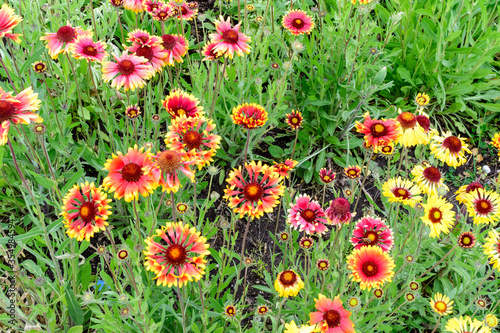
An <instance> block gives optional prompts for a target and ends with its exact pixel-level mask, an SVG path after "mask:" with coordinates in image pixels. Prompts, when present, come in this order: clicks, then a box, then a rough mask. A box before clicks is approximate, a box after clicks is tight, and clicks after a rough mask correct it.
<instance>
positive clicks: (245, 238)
mask: <svg viewBox="0 0 500 333" xmlns="http://www.w3.org/2000/svg"><path fill="white" fill-rule="evenodd" d="M249 229H250V216H249V217H248V219H247V225H246V227H245V233H244V234H243V242H242V244H241V253H240V266H239V267H238V274H237V277H236V286H235V288H234V295H233V298H235V297H236V293H237V292H238V281H239V280H240V274H241V266H243V261H244V259H243V256H244V255H245V243H246V241H247V235H248V230H249Z"/></svg>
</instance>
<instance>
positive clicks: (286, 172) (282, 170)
mask: <svg viewBox="0 0 500 333" xmlns="http://www.w3.org/2000/svg"><path fill="white" fill-rule="evenodd" d="M298 163H299V162H297V161H293V160H290V159H288V160H286V161H285V162H283V163H276V162H274V165H273V168H274V171H276V172H277V173H278V174H279V175H280V176H281V177H283V178H288V177H289V176H290V171H291V170H293V168H295V166H296V165H297V164H298Z"/></svg>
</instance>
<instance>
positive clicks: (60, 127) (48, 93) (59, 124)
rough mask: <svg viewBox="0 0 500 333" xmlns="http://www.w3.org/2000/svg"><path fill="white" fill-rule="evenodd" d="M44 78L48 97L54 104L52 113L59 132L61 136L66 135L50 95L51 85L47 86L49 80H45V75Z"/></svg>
mask: <svg viewBox="0 0 500 333" xmlns="http://www.w3.org/2000/svg"><path fill="white" fill-rule="evenodd" d="M42 78H43V82H44V83H45V87H46V88H47V95H49V99H50V102H51V103H52V110H53V111H52V112H53V113H54V115H55V116H56V122H57V126H58V127H59V131H60V132H61V135H64V132H63V130H62V126H61V123H60V122H59V117H58V116H57V111H56V106H55V104H54V99H53V98H52V95H51V94H50V90H49V85H48V84H47V80H46V79H45V75H43V76H42Z"/></svg>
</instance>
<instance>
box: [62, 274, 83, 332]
mask: <svg viewBox="0 0 500 333" xmlns="http://www.w3.org/2000/svg"><path fill="white" fill-rule="evenodd" d="M64 294H65V296H66V303H67V306H68V312H69V316H70V317H71V319H73V321H74V322H75V323H76V324H77V325H81V324H83V311H82V307H81V306H80V304H78V301H77V300H76V297H75V294H74V293H73V290H72V289H71V288H70V286H69V283H66V288H65V290H64Z"/></svg>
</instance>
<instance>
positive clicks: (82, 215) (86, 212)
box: [80, 207, 90, 219]
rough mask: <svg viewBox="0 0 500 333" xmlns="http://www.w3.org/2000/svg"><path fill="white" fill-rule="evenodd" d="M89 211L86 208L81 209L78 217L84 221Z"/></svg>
mask: <svg viewBox="0 0 500 333" xmlns="http://www.w3.org/2000/svg"><path fill="white" fill-rule="evenodd" d="M89 213H90V209H89V208H88V207H82V209H81V210H80V216H81V217H83V218H84V219H85V218H87V217H88V216H89Z"/></svg>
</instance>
